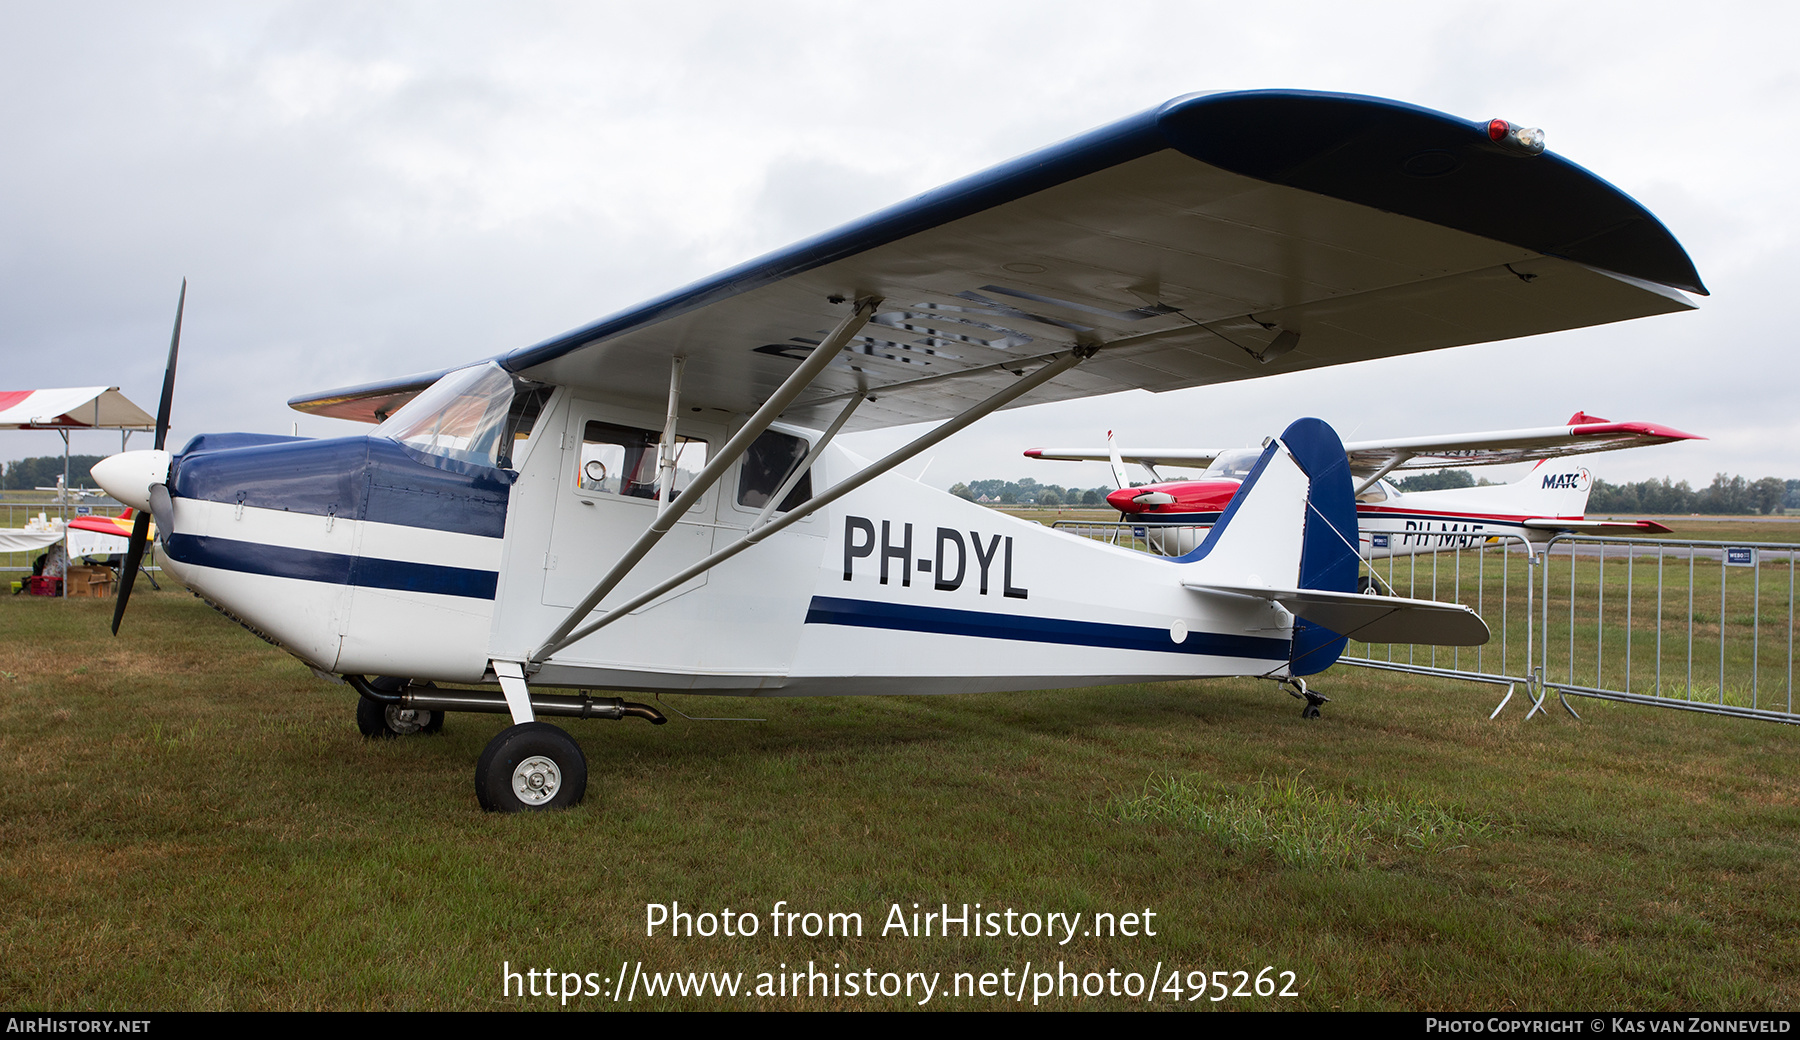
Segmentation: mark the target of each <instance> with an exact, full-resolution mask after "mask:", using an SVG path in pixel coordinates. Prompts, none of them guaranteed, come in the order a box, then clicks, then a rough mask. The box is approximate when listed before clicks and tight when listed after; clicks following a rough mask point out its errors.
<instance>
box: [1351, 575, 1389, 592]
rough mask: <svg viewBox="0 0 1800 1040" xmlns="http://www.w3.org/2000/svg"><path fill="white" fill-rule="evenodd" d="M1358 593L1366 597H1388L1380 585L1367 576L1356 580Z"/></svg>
mask: <svg viewBox="0 0 1800 1040" xmlns="http://www.w3.org/2000/svg"><path fill="white" fill-rule="evenodd" d="M1356 591H1358V592H1360V593H1362V594H1363V595H1365V596H1385V595H1387V592H1386V591H1384V590H1383V589H1382V587H1381V586H1380V584H1378V583H1377V582H1376V581H1375V579H1373V578H1371V577H1369V576H1368V575H1367V574H1365V575H1363V576H1362V577H1360V578H1358V579H1356Z"/></svg>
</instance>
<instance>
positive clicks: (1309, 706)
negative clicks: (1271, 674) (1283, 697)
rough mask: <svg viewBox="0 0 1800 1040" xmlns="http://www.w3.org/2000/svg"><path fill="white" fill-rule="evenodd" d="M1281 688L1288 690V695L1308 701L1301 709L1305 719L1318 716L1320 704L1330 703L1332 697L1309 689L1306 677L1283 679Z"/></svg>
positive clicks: (1301, 714)
mask: <svg viewBox="0 0 1800 1040" xmlns="http://www.w3.org/2000/svg"><path fill="white" fill-rule="evenodd" d="M1281 688H1282V689H1284V690H1286V691H1287V692H1288V695H1289V696H1291V697H1293V698H1295V699H1296V700H1303V701H1305V702H1306V707H1304V708H1301V709H1300V717H1301V718H1303V719H1316V718H1318V717H1319V705H1321V704H1328V703H1330V701H1331V698H1330V697H1327V696H1325V695H1324V694H1322V693H1318V692H1315V691H1313V690H1309V689H1307V688H1306V680H1305V679H1300V678H1293V679H1283V680H1281Z"/></svg>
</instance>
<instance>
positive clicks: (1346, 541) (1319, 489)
mask: <svg viewBox="0 0 1800 1040" xmlns="http://www.w3.org/2000/svg"><path fill="white" fill-rule="evenodd" d="M1178 562H1181V563H1191V564H1194V565H1195V568H1194V573H1193V576H1192V577H1191V578H1184V579H1183V584H1187V585H1189V586H1190V587H1196V586H1204V585H1214V586H1234V587H1237V588H1239V589H1240V590H1241V589H1243V588H1257V587H1260V588H1271V589H1273V588H1281V589H1301V590H1316V591H1321V592H1341V593H1352V592H1355V591H1356V578H1357V574H1358V573H1359V571H1358V568H1359V566H1360V563H1361V557H1360V556H1359V554H1358V553H1357V543H1356V500H1355V498H1354V497H1353V496H1352V494H1351V483H1350V464H1349V461H1348V460H1347V459H1346V458H1345V456H1344V445H1343V442H1342V441H1340V440H1339V439H1338V435H1337V432H1336V431H1335V430H1333V429H1332V428H1331V427H1330V426H1329V425H1327V424H1326V423H1325V422H1324V421H1323V420H1320V419H1298V420H1295V422H1294V423H1293V424H1292V425H1290V426H1289V427H1288V428H1287V430H1285V431H1284V432H1283V433H1282V435H1281V438H1280V439H1279V441H1272V442H1270V444H1269V445H1268V447H1267V448H1265V449H1264V450H1263V454H1262V458H1260V459H1258V460H1257V462H1256V465H1255V466H1254V467H1252V468H1251V470H1250V473H1249V475H1247V476H1246V477H1245V478H1244V482H1243V484H1242V486H1240V487H1239V488H1238V491H1237V494H1236V495H1234V496H1233V497H1232V499H1231V503H1230V504H1229V505H1227V506H1226V507H1225V511H1224V512H1223V513H1221V514H1220V516H1219V522H1218V523H1217V524H1215V525H1213V528H1212V530H1211V531H1210V532H1208V533H1207V536H1206V540H1205V541H1203V542H1201V543H1200V546H1199V547H1198V548H1196V549H1195V550H1194V551H1193V552H1191V553H1188V554H1187V555H1186V556H1183V557H1181V558H1180V560H1179V561H1178ZM1344 643H1345V639H1344V637H1343V636H1340V635H1337V634H1336V633H1334V632H1331V631H1329V630H1328V629H1325V628H1321V627H1320V626H1318V625H1316V624H1313V623H1312V622H1310V621H1307V620H1305V619H1303V618H1295V619H1294V639H1293V646H1292V650H1291V651H1290V654H1289V669H1290V672H1291V674H1294V675H1311V674H1313V673H1314V672H1320V671H1324V670H1325V669H1326V668H1329V667H1331V665H1332V664H1333V663H1334V662H1336V661H1337V659H1338V655H1339V654H1340V653H1342V652H1343V648H1344Z"/></svg>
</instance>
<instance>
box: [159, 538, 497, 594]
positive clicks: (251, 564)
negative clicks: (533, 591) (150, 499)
mask: <svg viewBox="0 0 1800 1040" xmlns="http://www.w3.org/2000/svg"><path fill="white" fill-rule="evenodd" d="M164 552H166V553H167V554H168V555H169V557H170V558H171V559H173V560H175V561H176V562H177V563H191V564H193V565H195V566H197V567H212V568H215V569H217V570H225V571H237V572H239V573H242V574H267V575H270V576H272V577H277V578H297V579H299V580H301V581H317V582H323V583H325V584H327V585H360V586H362V587H364V588H373V589H396V590H399V591H402V592H429V593H434V594H436V595H439V596H461V597H464V598H466V599H488V600H491V599H493V598H494V590H495V588H496V587H498V585H499V582H500V575H499V572H497V571H482V570H474V569H471V568H468V567H444V566H440V565H438V564H435V563H412V562H408V561H405V560H381V559H375V558H372V557H358V556H345V555H342V554H340V553H328V552H317V551H314V550H311V549H295V548H292V547H289V546H285V545H266V544H264V543H262V542H240V541H236V540H234V539H231V538H209V537H205V536H202V535H191V534H174V535H170V536H169V537H168V538H167V539H166V541H165V542H164Z"/></svg>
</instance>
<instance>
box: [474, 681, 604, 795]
mask: <svg viewBox="0 0 1800 1040" xmlns="http://www.w3.org/2000/svg"><path fill="white" fill-rule="evenodd" d="M494 676H495V678H497V679H499V680H500V689H501V691H502V692H503V693H504V694H505V695H506V703H507V706H508V708H509V709H510V710H511V712H512V717H513V722H514V725H512V726H510V727H508V728H506V729H503V730H501V731H500V735H499V736H497V737H495V738H494V739H493V740H491V741H489V742H488V746H487V749H486V750H485V751H483V752H482V753H481V760H480V761H478V762H476V763H475V799H476V800H477V801H479V802H480V803H481V807H482V808H483V809H486V810H487V811H488V812H543V811H545V810H548V809H567V808H569V807H570V806H573V805H576V804H578V803H579V802H580V801H581V797H582V795H584V794H586V793H587V756H586V755H583V754H582V753H581V745H580V744H577V743H575V738H574V737H571V736H569V735H568V734H567V733H565V732H563V731H562V730H560V729H558V728H557V727H555V726H552V725H550V724H549V723H548V722H538V721H536V716H535V714H534V713H533V711H532V707H531V695H530V691H529V690H527V688H526V686H525V673H524V669H523V667H522V666H521V665H519V664H518V663H517V662H513V661H495V662H494Z"/></svg>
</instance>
